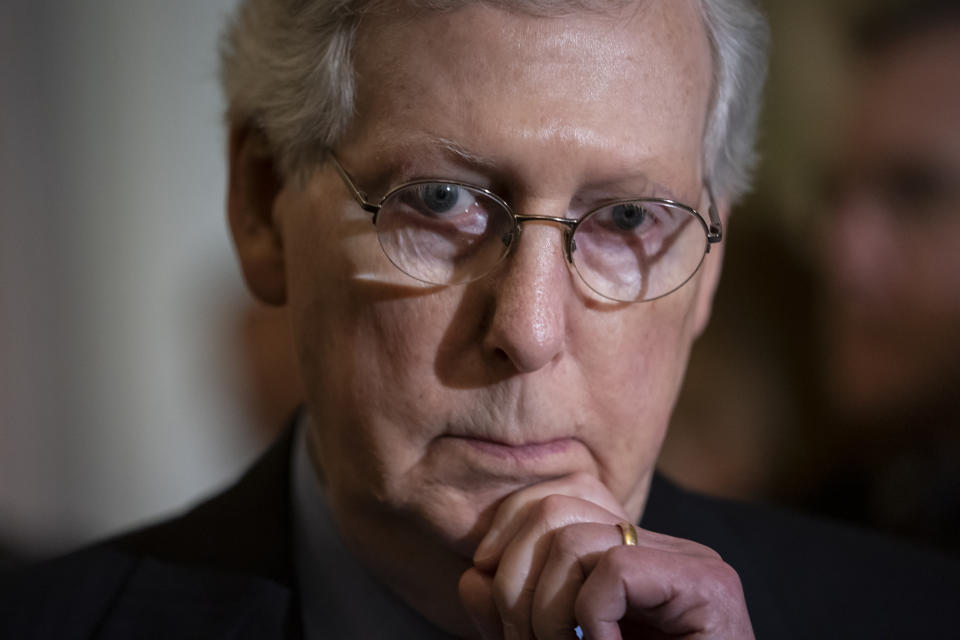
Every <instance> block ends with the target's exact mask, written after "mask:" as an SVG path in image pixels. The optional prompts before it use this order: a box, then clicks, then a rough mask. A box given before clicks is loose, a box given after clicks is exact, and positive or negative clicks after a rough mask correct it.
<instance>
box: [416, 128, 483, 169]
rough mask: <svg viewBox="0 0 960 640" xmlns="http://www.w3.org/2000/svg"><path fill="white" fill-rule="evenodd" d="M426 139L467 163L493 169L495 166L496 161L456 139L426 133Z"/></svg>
mask: <svg viewBox="0 0 960 640" xmlns="http://www.w3.org/2000/svg"><path fill="white" fill-rule="evenodd" d="M427 139H428V140H429V141H430V143H431V144H433V145H435V146H437V147H440V148H442V149H443V150H444V151H446V152H447V154H449V155H451V156H453V157H455V158H457V159H459V160H462V161H464V162H467V163H468V164H470V165H472V166H474V167H478V168H484V169H494V168H496V167H497V164H498V163H497V161H496V160H494V159H493V158H490V157H487V156H483V155H480V154H478V153H475V152H473V151H470V150H469V149H467V148H466V147H464V146H463V145H462V144H460V143H459V142H457V141H456V140H451V139H449V138H444V137H443V136H435V135H428V136H427Z"/></svg>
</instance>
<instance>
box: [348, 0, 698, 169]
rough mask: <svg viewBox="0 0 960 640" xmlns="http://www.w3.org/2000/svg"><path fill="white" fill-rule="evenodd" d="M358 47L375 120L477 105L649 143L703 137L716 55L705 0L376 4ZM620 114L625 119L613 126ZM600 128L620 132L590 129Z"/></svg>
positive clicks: (533, 123)
mask: <svg viewBox="0 0 960 640" xmlns="http://www.w3.org/2000/svg"><path fill="white" fill-rule="evenodd" d="M355 54H356V55H355V69H356V73H357V76H356V80H357V109H356V113H357V114H358V119H360V120H362V122H363V125H364V126H369V125H370V123H375V122H377V121H382V120H385V119H389V120H390V121H391V122H392V123H398V122H403V123H404V126H401V127H400V128H401V129H402V128H404V127H405V126H406V125H407V124H409V125H410V127H415V126H418V125H419V124H422V115H423V114H424V113H426V112H429V113H430V115H429V117H430V118H431V119H433V123H432V124H434V125H435V126H436V127H437V128H438V129H442V127H443V125H444V118H451V117H452V118H466V117H470V118H474V119H476V118H483V119H486V120H489V122H488V123H487V124H488V125H489V128H495V129H496V130H497V131H502V130H503V129H504V128H512V129H513V131H512V135H513V136H514V137H517V136H519V137H528V138H536V137H546V136H553V137H554V138H555V139H557V140H560V139H567V140H568V141H570V139H573V140H572V141H574V142H580V143H583V144H586V145H589V144H593V143H596V144H598V145H602V144H611V145H614V146H619V145H620V143H622V142H623V141H624V140H626V139H627V138H629V137H630V136H631V135H635V136H636V137H635V139H633V140H630V143H631V144H632V145H633V146H634V148H635V149H636V152H637V153H638V154H640V155H643V154H647V155H649V154H650V153H652V149H654V148H660V149H663V148H667V147H669V146H671V145H672V146H673V147H675V148H676V149H678V150H681V149H682V150H684V151H687V150H689V147H690V146H691V145H697V146H698V147H699V145H700V144H701V142H702V134H703V127H704V126H705V121H706V113H707V106H708V102H709V95H710V90H711V78H712V67H711V64H712V60H711V53H710V45H709V41H708V38H707V34H706V31H705V28H704V25H703V22H702V20H701V17H700V13H699V11H698V6H697V4H696V2H695V1H694V0H671V1H670V2H632V3H619V2H618V3H603V4H602V5H601V6H599V7H592V8H590V9H588V10H577V11H565V12H562V13H560V14H559V15H543V12H540V13H531V12H528V11H516V10H505V9H502V8H498V7H496V6H492V5H489V4H486V3H470V4H469V6H467V7H464V8H459V9H455V10H451V11H444V12H439V13H438V12H426V11H406V12H404V13H402V14H399V15H398V14H393V15H389V16H388V15H379V14H372V15H370V16H368V17H367V18H365V20H364V22H363V24H362V25H361V27H360V30H359V32H358V40H357V47H356V52H355ZM481 105H482V106H481ZM612 119H618V120H619V123H620V124H619V125H618V126H617V127H611V126H608V125H609V124H610V121H611V120H612ZM640 122H642V123H643V125H642V126H640V127H633V126H632V123H640ZM498 124H499V125H502V126H500V127H499V128H497V127H496V126H497V125H498ZM486 133H487V134H488V135H489V134H490V133H491V132H490V131H486ZM493 133H495V132H493ZM608 134H609V135H608ZM390 135H391V136H396V135H402V131H397V130H396V128H394V130H392V131H390ZM441 135H442V133H441ZM596 135H608V137H609V138H610V139H608V140H593V141H591V140H589V139H579V138H588V137H589V136H596ZM658 137H659V138H662V139H657V138H658ZM613 138H616V140H614V139H613Z"/></svg>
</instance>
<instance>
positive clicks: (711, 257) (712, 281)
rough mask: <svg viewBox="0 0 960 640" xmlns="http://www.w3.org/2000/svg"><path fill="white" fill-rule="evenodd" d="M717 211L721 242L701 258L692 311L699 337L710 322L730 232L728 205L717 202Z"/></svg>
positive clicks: (695, 330)
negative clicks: (721, 224)
mask: <svg viewBox="0 0 960 640" xmlns="http://www.w3.org/2000/svg"><path fill="white" fill-rule="evenodd" d="M717 211H718V213H719V214H720V220H721V221H722V222H723V240H722V241H720V242H718V243H716V244H713V245H710V253H708V254H707V255H706V256H704V258H703V266H702V267H701V269H702V270H703V273H702V274H701V275H700V287H699V289H698V290H697V301H696V308H695V309H694V314H695V316H694V335H695V336H699V335H700V334H701V333H703V331H704V329H706V328H707V323H708V322H709V321H710V311H711V309H712V308H713V296H714V294H715V293H716V292H717V285H718V284H719V283H720V272H721V271H722V270H723V254H724V247H725V246H726V244H727V235H728V232H729V230H730V225H729V222H730V205H729V203H727V202H717Z"/></svg>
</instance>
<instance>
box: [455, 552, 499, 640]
mask: <svg viewBox="0 0 960 640" xmlns="http://www.w3.org/2000/svg"><path fill="white" fill-rule="evenodd" d="M458 589H459V592H460V601H461V602H462V603H463V606H464V608H465V609H466V610H467V615H469V617H470V620H471V621H472V622H473V626H474V627H475V628H476V630H477V633H478V634H479V635H480V637H481V638H482V639H483V640H501V638H502V637H503V634H502V632H501V630H502V625H501V623H500V614H499V613H498V612H497V605H496V604H495V603H494V601H493V578H492V577H491V576H488V575H486V574H483V573H481V572H479V571H477V570H476V569H474V568H470V569H467V570H466V571H465V572H464V573H463V575H462V576H460V583H459V585H458Z"/></svg>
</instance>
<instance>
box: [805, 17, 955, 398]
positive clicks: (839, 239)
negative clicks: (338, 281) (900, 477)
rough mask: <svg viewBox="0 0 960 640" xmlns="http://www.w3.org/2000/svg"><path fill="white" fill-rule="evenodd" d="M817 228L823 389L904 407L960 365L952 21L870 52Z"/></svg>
mask: <svg viewBox="0 0 960 640" xmlns="http://www.w3.org/2000/svg"><path fill="white" fill-rule="evenodd" d="M864 77H865V84H864V86H863V87H862V92H861V93H860V95H859V97H858V101H857V105H858V107H857V110H856V111H855V113H854V117H853V118H852V120H851V125H850V133H849V138H848V139H847V141H846V145H845V154H846V164H845V166H844V167H843V171H844V173H842V175H841V180H840V181H839V185H838V187H839V188H838V190H837V192H836V193H835V195H836V199H835V200H834V201H833V203H832V207H831V211H830V215H829V216H828V219H827V224H826V225H825V231H826V236H827V242H826V244H825V247H826V254H825V260H824V264H825V268H826V271H827V273H826V276H827V282H828V286H829V287H830V288H831V290H830V300H829V302H830V304H829V305H828V312H827V318H826V320H827V339H828V341H829V344H828V350H827V352H828V354H829V357H830V358H832V361H831V362H830V363H829V364H830V372H831V375H830V380H829V383H830V385H831V387H832V388H831V391H832V392H833V395H834V396H835V401H836V403H837V405H838V407H839V408H840V409H842V410H847V411H850V412H852V413H854V414H865V413H872V412H884V411H887V410H909V409H910V407H911V405H914V404H918V403H924V402H927V401H928V400H929V399H931V398H936V397H937V396H940V395H943V394H944V390H945V389H949V388H955V387H956V383H955V380H956V376H957V374H958V373H960V26H946V27H941V28H938V29H935V30H932V31H927V32H924V33H922V34H919V35H916V36H911V37H909V39H905V40H903V41H901V42H899V43H897V44H895V45H894V46H893V47H892V48H890V49H888V50H885V51H884V52H883V53H881V54H880V55H879V57H875V58H873V59H871V63H870V67H869V68H868V71H867V73H866V74H865V76H864Z"/></svg>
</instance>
